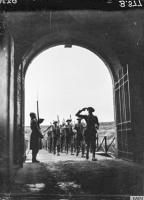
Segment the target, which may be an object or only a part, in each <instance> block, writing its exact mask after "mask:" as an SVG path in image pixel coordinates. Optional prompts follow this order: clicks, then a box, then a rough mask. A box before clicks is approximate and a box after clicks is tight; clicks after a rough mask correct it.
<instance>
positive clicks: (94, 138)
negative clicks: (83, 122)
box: [91, 136, 96, 161]
mask: <svg viewBox="0 0 144 200" xmlns="http://www.w3.org/2000/svg"><path fill="white" fill-rule="evenodd" d="M91 147H92V160H93V161H94V160H96V159H95V151H96V137H95V136H94V137H92V138H91Z"/></svg>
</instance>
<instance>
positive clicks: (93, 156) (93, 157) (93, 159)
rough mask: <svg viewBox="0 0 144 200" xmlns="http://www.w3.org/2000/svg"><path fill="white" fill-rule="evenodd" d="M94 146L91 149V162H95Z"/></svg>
mask: <svg viewBox="0 0 144 200" xmlns="http://www.w3.org/2000/svg"><path fill="white" fill-rule="evenodd" d="M95 149H96V148H95V146H94V147H92V154H93V155H92V161H97V159H96V158H95Z"/></svg>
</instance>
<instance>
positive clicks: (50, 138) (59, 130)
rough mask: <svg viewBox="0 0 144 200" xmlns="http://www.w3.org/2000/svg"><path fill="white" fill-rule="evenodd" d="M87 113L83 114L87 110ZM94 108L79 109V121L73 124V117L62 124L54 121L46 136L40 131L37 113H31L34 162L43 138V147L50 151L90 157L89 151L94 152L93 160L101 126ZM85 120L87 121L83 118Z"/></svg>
mask: <svg viewBox="0 0 144 200" xmlns="http://www.w3.org/2000/svg"><path fill="white" fill-rule="evenodd" d="M86 110H87V112H88V114H87V115H84V114H81V112H83V111H86ZM94 111H95V110H94V108H92V107H88V108H83V109H82V110H79V111H78V112H77V113H76V116H77V123H76V124H73V123H72V120H71V119H67V120H66V123H62V124H60V123H59V121H54V122H53V124H52V125H50V126H48V128H47V129H46V130H45V131H44V132H46V133H45V136H43V134H42V133H41V131H40V127H39V125H38V120H37V119H36V115H35V113H30V117H31V129H32V133H31V142H30V148H31V149H32V156H33V157H32V162H38V161H37V159H36V155H37V153H38V150H39V149H40V146H39V141H40V140H41V139H42V138H43V140H42V141H43V147H44V148H46V149H47V150H48V151H49V153H53V154H57V155H58V156H59V155H60V153H63V152H65V153H66V154H68V153H69V152H70V153H71V155H74V154H76V156H78V155H79V153H80V152H81V157H84V156H85V152H86V159H89V152H90V151H91V152H92V160H93V161H94V160H96V159H95V150H96V136H97V129H98V128H99V122H98V118H97V116H95V115H93V112H94ZM83 119H84V120H85V123H83V122H82V120H83ZM44 141H45V142H44Z"/></svg>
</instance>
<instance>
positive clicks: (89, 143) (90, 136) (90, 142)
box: [76, 107, 99, 161]
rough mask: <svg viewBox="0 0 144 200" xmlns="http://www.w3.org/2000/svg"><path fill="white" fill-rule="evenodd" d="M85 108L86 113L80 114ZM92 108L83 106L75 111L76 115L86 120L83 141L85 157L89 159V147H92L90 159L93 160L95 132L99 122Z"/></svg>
mask: <svg viewBox="0 0 144 200" xmlns="http://www.w3.org/2000/svg"><path fill="white" fill-rule="evenodd" d="M85 110H87V111H88V115H82V114H81V112H83V111H85ZM94 111H95V110H94V108H92V107H88V108H83V109H82V110H80V111H78V112H77V113H76V116H77V117H79V118H81V119H84V120H85V121H86V124H87V126H86V130H85V141H86V150H87V152H86V159H89V151H90V147H91V148H92V160H93V161H95V160H96V159H95V150H96V133H97V129H98V128H99V122H98V118H97V116H95V115H93V112H94Z"/></svg>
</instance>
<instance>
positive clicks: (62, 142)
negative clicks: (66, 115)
mask: <svg viewBox="0 0 144 200" xmlns="http://www.w3.org/2000/svg"><path fill="white" fill-rule="evenodd" d="M60 134H61V146H60V149H61V150H60V151H61V152H63V150H64V147H65V135H66V134H65V124H64V123H63V124H62V125H61V127H60Z"/></svg>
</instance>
